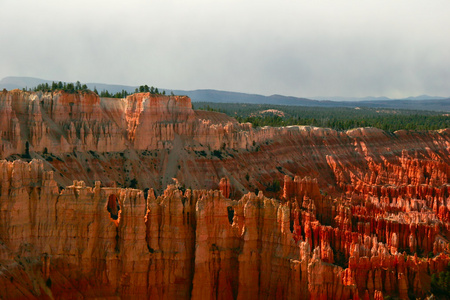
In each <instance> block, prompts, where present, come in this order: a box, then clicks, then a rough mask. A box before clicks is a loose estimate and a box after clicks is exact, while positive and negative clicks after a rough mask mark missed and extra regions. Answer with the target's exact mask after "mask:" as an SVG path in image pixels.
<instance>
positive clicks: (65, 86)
mask: <svg viewBox="0 0 450 300" xmlns="http://www.w3.org/2000/svg"><path fill="white" fill-rule="evenodd" d="M58 90H60V91H65V92H66V93H71V94H73V93H77V92H79V91H81V92H94V93H96V94H97V95H99V96H100V97H105V98H125V97H126V96H128V95H131V94H132V93H129V92H127V91H126V90H122V91H120V92H117V93H110V92H109V91H107V90H102V91H101V92H98V91H97V88H94V90H93V91H91V90H90V89H89V88H88V87H87V85H86V84H83V85H82V84H81V83H80V82H79V81H77V82H76V83H75V84H74V83H70V82H61V81H59V82H52V83H51V84H48V83H41V84H38V85H37V86H36V87H34V88H31V89H27V88H24V89H23V91H34V92H38V91H41V92H53V91H58ZM134 92H135V93H150V94H152V95H165V94H166V91H162V92H160V91H159V90H158V88H155V87H153V86H151V87H149V86H148V85H141V86H139V88H136V89H135V90H134Z"/></svg>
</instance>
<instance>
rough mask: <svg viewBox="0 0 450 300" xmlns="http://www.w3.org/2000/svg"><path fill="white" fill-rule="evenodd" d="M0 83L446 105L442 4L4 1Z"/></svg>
mask: <svg viewBox="0 0 450 300" xmlns="http://www.w3.org/2000/svg"><path fill="white" fill-rule="evenodd" d="M0 12H1V13H0V79H1V78H3V77H6V76H29V77H38V78H42V79H47V80H61V81H71V82H74V81H77V80H79V81H81V82H86V83H87V82H97V83H109V84H124V85H141V84H148V85H149V86H155V87H160V88H166V89H183V90H194V89H218V90H226V91H236V92H244V93H255V94H262V95H272V94H282V95H289V96H297V97H317V96H347V97H364V96H387V97H390V98H402V97H408V96H418V95H422V94H428V95H432V96H445V97H448V96H450V17H449V13H450V1H448V0H433V1H425V0H421V1H418V0H395V1H393V0H330V1H328V0H314V1H311V0H308V1H300V0H297V1H294V0H276V1H275V0H264V1H246V0H227V1H221V0H217V1H202V0H192V1H191V0H187V1H186V0H180V1H177V0H164V1H162V0H161V1H160V0H152V1H148V0H129V1H123V0H122V1H115V0H105V1H95V0H77V1H73V0H65V1H60V0H42V1H36V0H0Z"/></svg>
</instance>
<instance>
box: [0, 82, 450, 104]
mask: <svg viewBox="0 0 450 300" xmlns="http://www.w3.org/2000/svg"><path fill="white" fill-rule="evenodd" d="M53 81H56V80H53ZM40 83H52V80H45V79H40V78H34V77H13V76H10V77H5V78H3V79H2V80H0V89H4V88H5V89H7V90H12V89H22V88H25V87H27V88H33V87H35V86H37V85H38V84H40ZM86 85H87V86H88V87H89V88H90V89H92V90H93V89H94V88H96V89H97V90H98V91H99V92H100V91H102V90H108V91H109V92H111V93H117V92H120V91H122V90H125V91H127V92H129V93H132V92H134V91H135V89H136V88H137V86H129V85H119V84H105V83H86ZM158 88H159V87H158ZM159 90H160V91H163V90H164V91H166V93H168V94H170V92H173V93H174V94H177V95H187V96H189V97H190V98H191V100H192V102H221V103H251V104H279V105H296V106H319V107H380V108H392V109H412V110H434V111H443V112H450V98H445V97H439V96H436V97H433V96H428V95H420V96H415V97H408V98H405V99H390V98H388V97H363V98H354V97H314V98H315V99H308V98H300V97H293V96H283V95H271V96H264V95H258V94H246V93H239V92H229V91H219V90H212V89H199V90H192V91H186V90H171V89H165V88H159Z"/></svg>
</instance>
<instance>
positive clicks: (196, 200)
mask: <svg viewBox="0 0 450 300" xmlns="http://www.w3.org/2000/svg"><path fill="white" fill-rule="evenodd" d="M0 168H1V170H2V172H1V173H0V183H1V197H0V201H1V202H0V208H1V215H2V219H1V222H0V237H1V241H2V247H1V249H0V260H1V264H2V266H3V269H2V271H1V276H0V286H1V287H2V289H0V295H1V296H2V297H5V298H15V297H16V298H20V297H24V296H26V297H29V298H46V297H56V298H73V297H112V296H120V297H124V298H158V299H173V298H182V299H189V298H193V299H204V298H212V299H218V298H219V299H235V298H239V299H247V298H249V297H252V298H261V299H266V298H270V299H272V298H281V299H292V298H299V299H321V298H323V299H325V298H328V299H329V298H333V299H351V298H354V299H358V297H360V298H362V297H364V295H366V294H368V295H372V296H370V297H373V296H375V297H380V295H384V294H388V295H398V296H399V297H400V298H404V297H407V296H408V291H410V292H412V293H414V294H415V295H417V296H424V295H425V294H426V292H427V291H429V289H430V286H429V280H428V281H427V279H426V278H427V277H428V278H429V277H430V275H431V274H433V273H436V272H440V271H443V270H444V269H445V267H446V266H447V264H448V263H449V262H450V258H449V256H448V252H447V251H448V249H443V250H439V251H438V252H439V253H438V255H436V256H435V257H433V258H419V257H418V256H417V253H416V254H415V256H411V255H406V254H405V253H404V254H402V253H399V252H398V247H399V242H398V238H399V237H400V235H401V233H400V232H399V231H394V233H393V234H392V235H389V234H386V236H388V237H390V238H391V239H390V240H388V241H386V242H381V239H382V238H381V236H384V235H385V234H383V233H381V234H380V233H377V232H376V230H377V228H379V227H378V226H374V228H373V229H372V228H370V227H369V228H366V227H364V230H363V232H359V222H357V223H356V224H357V225H358V226H357V227H353V226H352V224H353V223H352V220H353V219H352V218H353V216H352V215H351V210H350V211H346V210H342V208H338V209H337V211H338V212H339V215H338V216H341V217H344V218H345V217H346V218H350V225H349V227H345V226H343V227H342V228H340V225H339V224H340V223H339V222H338V224H337V226H336V227H334V228H333V227H331V226H325V225H322V224H320V222H319V221H317V219H315V218H314V215H313V213H314V207H313V205H314V204H313V202H314V200H311V201H310V202H308V201H306V200H304V201H303V204H304V205H303V207H299V206H298V202H297V201H287V202H284V203H283V202H281V201H278V200H275V199H269V198H266V197H265V196H264V195H263V194H262V192H260V193H259V194H258V195H255V194H254V193H249V194H246V195H244V196H243V197H242V198H241V199H239V200H231V199H229V198H226V197H225V196H224V193H223V192H222V191H217V190H216V191H206V190H193V191H191V190H186V191H185V192H182V191H181V190H180V189H179V188H178V187H176V186H175V185H171V186H169V187H168V188H167V189H166V190H165V192H164V194H162V195H160V196H158V197H156V196H155V194H154V191H153V190H149V191H148V192H147V198H145V197H144V192H143V191H141V190H137V189H122V188H117V187H112V188H111V187H102V186H101V184H100V182H97V183H96V185H95V187H93V188H92V187H88V186H86V185H85V183H84V182H79V181H75V182H73V185H71V186H68V187H66V188H65V189H63V190H61V191H59V190H58V187H57V183H56V182H55V180H54V179H53V173H52V172H51V171H45V170H44V167H43V162H42V161H38V160H33V161H32V162H30V163H26V162H22V161H15V162H6V161H2V162H1V163H0ZM224 182H226V179H224V180H223V183H224ZM292 183H296V184H297V185H298V186H299V188H298V189H297V190H296V192H295V193H293V194H291V195H294V194H298V195H300V194H301V195H304V197H306V195H305V193H310V194H309V195H311V196H312V197H319V196H320V194H315V193H314V191H315V190H316V186H317V182H316V181H312V180H310V179H307V178H306V179H297V180H295V181H293V182H292ZM222 185H224V184H222ZM287 186H288V187H289V186H290V185H289V184H287ZM284 193H285V194H289V191H288V190H285V191H284ZM333 211H334V210H333ZM342 211H343V212H342ZM346 214H350V215H346ZM379 218H382V217H381V216H380V217H379ZM391 218H392V216H391ZM397 222H400V220H397ZM412 222H414V220H413V221H412ZM429 222H430V220H429ZM435 222H439V221H438V220H437V219H436V220H435ZM345 224H346V222H344V225H345ZM399 224H400V223H399ZM436 224H437V225H439V223H436ZM423 226H430V225H424V224H423V222H418V223H410V224H409V227H410V228H413V227H414V228H416V229H415V230H414V231H413V232H414V233H416V234H417V233H418V232H420V231H421V230H420V228H422V227H423ZM389 227H390V226H384V227H383V228H389ZM397 228H398V227H397ZM424 228H428V227H424ZM433 228H435V232H436V230H437V232H439V233H440V234H444V233H445V232H442V231H439V230H438V229H436V226H435V227H433ZM355 229H356V230H355ZM372 230H373V231H372ZM295 235H296V238H294V237H295ZM377 236H380V239H378V238H377ZM416 236H417V238H419V239H420V238H421V236H420V235H416ZM425 237H426V238H433V236H429V235H426V236H424V238H425ZM441 238H444V237H443V236H442V235H441ZM444 239H445V238H444ZM435 241H437V239H435ZM425 245H426V243H425V244H422V247H423V246H425ZM346 260H347V261H348V263H343V261H346Z"/></svg>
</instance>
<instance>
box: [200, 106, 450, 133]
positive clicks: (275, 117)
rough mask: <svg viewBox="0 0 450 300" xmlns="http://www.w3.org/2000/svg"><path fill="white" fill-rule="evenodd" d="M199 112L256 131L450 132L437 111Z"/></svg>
mask: <svg viewBox="0 0 450 300" xmlns="http://www.w3.org/2000/svg"><path fill="white" fill-rule="evenodd" d="M196 108H197V109H202V110H209V111H219V112H223V113H225V114H227V115H229V116H231V117H234V118H236V119H237V120H238V121H239V122H241V123H245V122H249V123H251V124H252V125H253V126H254V127H262V126H272V127H277V126H290V125H310V126H317V127H326V128H332V129H335V130H348V129H352V128H358V127H376V128H379V129H383V130H385V131H389V132H394V131H396V130H401V129H406V130H436V129H443V128H450V117H449V115H448V114H447V113H443V112H434V111H419V110H403V109H383V108H358V109H355V108H347V107H304V106H286V105H268V104H241V103H213V102H197V103H196ZM269 109H275V110H277V111H279V112H280V113H279V114H274V113H270V112H266V113H261V112H264V111H266V110H269Z"/></svg>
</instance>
